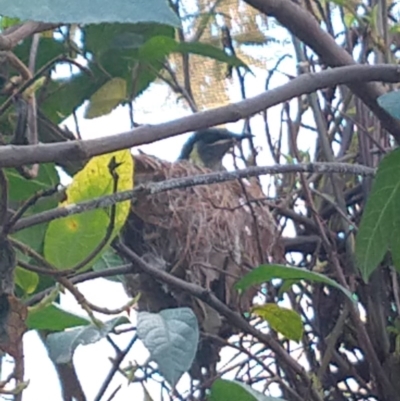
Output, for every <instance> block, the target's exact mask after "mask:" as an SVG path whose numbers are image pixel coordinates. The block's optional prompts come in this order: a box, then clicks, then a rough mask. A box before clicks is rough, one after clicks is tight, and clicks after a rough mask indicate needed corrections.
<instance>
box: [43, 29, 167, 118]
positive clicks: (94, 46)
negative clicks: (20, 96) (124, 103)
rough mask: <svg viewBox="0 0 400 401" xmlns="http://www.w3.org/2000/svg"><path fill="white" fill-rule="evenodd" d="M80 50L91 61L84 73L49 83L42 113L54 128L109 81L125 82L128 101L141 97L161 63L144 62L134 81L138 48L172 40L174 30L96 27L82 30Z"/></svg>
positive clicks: (154, 77) (153, 61) (154, 61)
mask: <svg viewBox="0 0 400 401" xmlns="http://www.w3.org/2000/svg"><path fill="white" fill-rule="evenodd" d="M82 33H83V40H82V45H83V50H84V52H85V53H90V55H91V57H90V60H91V61H89V63H88V65H87V69H88V70H89V71H90V75H89V74H87V73H84V72H80V73H77V74H74V75H73V76H71V77H69V78H67V79H61V80H56V81H53V82H51V83H50V85H49V88H48V93H50V95H48V96H47V97H46V98H45V99H44V101H43V102H42V104H41V106H42V110H43V111H44V112H45V114H46V116H47V117H48V118H50V120H51V121H53V122H54V123H56V124H59V123H60V122H61V121H62V120H63V119H65V118H66V117H68V116H69V115H70V114H71V113H72V112H73V110H74V109H76V108H77V107H79V106H81V105H82V104H83V102H85V101H86V100H89V99H90V98H91V96H93V94H94V93H95V92H96V91H98V90H99V89H100V88H101V87H102V86H103V85H104V84H105V83H106V82H107V81H109V80H110V77H111V78H120V79H124V80H125V81H126V83H127V88H128V97H129V98H134V97H135V96H137V95H138V94H140V93H142V92H143V91H144V90H145V89H146V88H147V87H148V86H149V85H150V83H151V82H153V81H154V80H155V79H156V77H157V72H158V71H160V69H161V68H162V61H163V60H161V61H160V60H152V61H151V60H150V61H148V62H144V61H142V62H143V65H141V67H140V68H139V69H137V73H136V74H135V76H134V77H133V75H134V74H132V69H133V67H134V66H135V65H136V63H137V60H138V54H139V48H140V47H141V46H142V45H144V44H145V43H146V41H147V40H148V39H150V38H151V37H153V36H159V35H162V36H164V37H169V38H173V37H174V29H173V28H172V27H170V26H166V25H159V24H152V23H148V24H97V25H93V24H92V25H87V26H85V27H83V28H82Z"/></svg>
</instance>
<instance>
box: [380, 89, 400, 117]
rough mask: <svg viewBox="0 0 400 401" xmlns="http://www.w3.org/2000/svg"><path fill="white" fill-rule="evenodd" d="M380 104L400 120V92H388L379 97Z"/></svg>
mask: <svg viewBox="0 0 400 401" xmlns="http://www.w3.org/2000/svg"><path fill="white" fill-rule="evenodd" d="M377 102H378V104H379V106H381V107H382V109H385V110H386V111H387V112H388V113H389V114H390V115H391V116H392V117H394V118H397V119H398V120H400V92H399V91H395V92H388V93H385V94H384V95H382V96H379V97H378V99H377Z"/></svg>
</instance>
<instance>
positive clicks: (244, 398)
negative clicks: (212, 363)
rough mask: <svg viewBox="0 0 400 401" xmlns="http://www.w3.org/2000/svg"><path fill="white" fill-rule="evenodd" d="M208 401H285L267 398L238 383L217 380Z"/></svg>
mask: <svg viewBox="0 0 400 401" xmlns="http://www.w3.org/2000/svg"><path fill="white" fill-rule="evenodd" d="M209 400H210V401H285V400H284V399H282V398H276V397H267V396H265V395H264V394H261V393H259V392H258V391H256V390H254V389H253V388H251V387H250V386H248V385H247V384H244V383H241V382H239V381H228V380H223V379H217V380H215V382H214V383H213V385H212V387H211V394H210V398H209Z"/></svg>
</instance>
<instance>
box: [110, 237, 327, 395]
mask: <svg viewBox="0 0 400 401" xmlns="http://www.w3.org/2000/svg"><path fill="white" fill-rule="evenodd" d="M115 247H116V249H117V250H118V251H119V252H120V253H121V254H122V255H124V256H125V257H126V258H128V259H129V260H130V261H132V262H133V263H135V264H136V265H137V266H138V267H139V268H140V269H141V270H142V271H143V272H144V273H147V274H149V275H150V276H152V277H154V278H155V279H157V280H160V281H161V282H163V283H166V284H168V285H170V286H171V287H173V288H178V289H180V290H182V291H185V292H186V293H188V294H190V295H192V296H194V297H196V298H198V299H200V300H202V301H203V302H205V303H207V304H208V305H210V306H211V307H212V308H213V309H215V310H216V311H217V312H218V313H220V314H221V315H222V316H224V317H225V318H226V319H227V320H228V321H229V322H230V323H231V324H232V325H234V326H236V327H237V328H239V329H241V330H242V331H243V332H245V333H247V334H250V335H252V336H253V337H255V338H257V339H258V340H259V341H260V342H261V343H263V344H265V345H267V346H268V347H269V348H271V349H272V350H273V351H274V353H275V354H276V358H277V359H279V360H280V361H282V363H284V364H285V365H287V366H288V367H290V369H292V370H293V372H295V374H296V375H297V377H298V378H299V380H301V381H303V383H304V384H305V385H306V386H307V390H308V391H310V395H311V397H312V398H311V397H310V398H309V399H310V400H311V399H313V400H320V401H321V400H322V399H321V397H320V396H319V395H318V393H317V392H316V391H315V389H314V386H313V384H312V382H311V379H310V377H309V376H308V374H307V372H306V371H305V370H304V368H303V367H302V366H301V365H300V364H299V363H297V362H296V361H295V360H294V359H292V358H291V357H290V355H289V354H288V353H287V351H286V350H285V349H284V348H283V347H282V346H281V345H280V344H279V343H278V342H277V341H276V340H275V339H274V338H273V337H272V336H271V335H269V334H264V333H261V332H260V331H259V330H257V329H256V328H255V327H253V326H251V325H250V324H249V323H248V322H247V321H246V320H245V319H244V318H243V317H242V316H241V315H240V314H238V313H237V312H234V311H233V310H231V309H230V308H229V307H228V306H227V305H225V304H224V303H223V302H221V301H220V300H219V299H218V298H217V297H216V296H215V295H214V294H213V293H212V292H211V291H209V290H207V289H205V288H202V287H200V286H198V285H196V284H193V283H190V282H187V281H185V280H182V279H180V278H178V277H175V276H173V275H171V274H169V273H167V272H165V271H163V270H161V269H158V268H156V267H153V266H151V265H149V264H148V263H146V262H145V261H144V260H143V259H142V258H140V257H139V256H138V255H137V254H136V253H134V252H133V251H132V250H130V249H129V248H128V247H127V246H126V245H124V244H122V243H119V244H117V245H116V246H115Z"/></svg>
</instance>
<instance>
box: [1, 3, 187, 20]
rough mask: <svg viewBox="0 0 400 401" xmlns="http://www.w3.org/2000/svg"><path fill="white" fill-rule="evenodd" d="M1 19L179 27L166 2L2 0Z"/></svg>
mask: <svg viewBox="0 0 400 401" xmlns="http://www.w3.org/2000/svg"><path fill="white" fill-rule="evenodd" d="M0 9H1V13H2V15H7V16H9V17H16V18H20V19H21V20H33V21H42V22H50V23H64V24H98V23H100V22H125V23H126V22H131V23H138V22H157V23H159V24H167V25H173V26H179V25H180V21H179V18H178V17H177V16H176V14H175V13H174V12H173V11H172V9H171V8H170V7H169V5H168V2H167V0H146V1H143V0H114V1H107V0H68V1H61V0H58V1H57V0H36V1H34V0H30V1H28V2H27V1H26V0H13V1H9V0H0Z"/></svg>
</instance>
